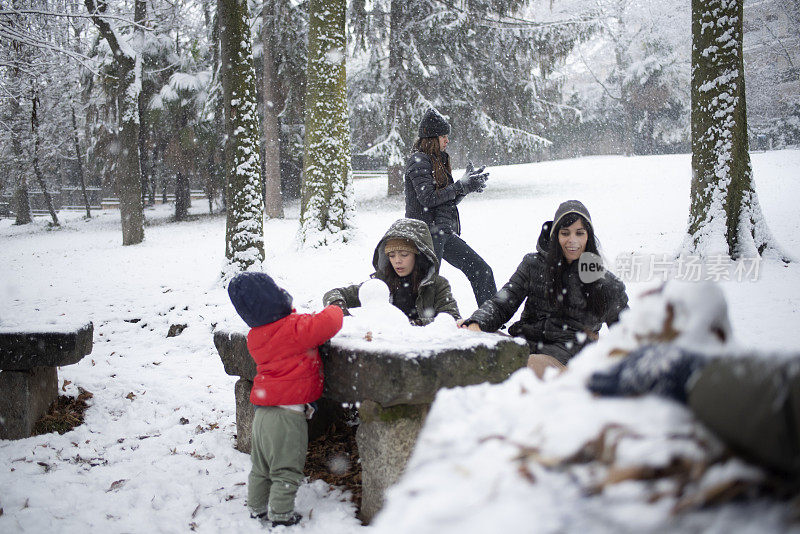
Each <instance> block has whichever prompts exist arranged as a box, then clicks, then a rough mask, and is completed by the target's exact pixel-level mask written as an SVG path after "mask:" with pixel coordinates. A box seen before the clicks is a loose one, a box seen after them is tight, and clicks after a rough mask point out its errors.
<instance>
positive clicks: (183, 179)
mask: <svg viewBox="0 0 800 534" xmlns="http://www.w3.org/2000/svg"><path fill="white" fill-rule="evenodd" d="M189 195H190V192H189V177H188V176H187V175H186V173H183V172H178V173H177V174H176V175H175V220H176V221H185V220H186V219H187V218H188V217H189Z"/></svg>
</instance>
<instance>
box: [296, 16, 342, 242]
mask: <svg viewBox="0 0 800 534" xmlns="http://www.w3.org/2000/svg"><path fill="white" fill-rule="evenodd" d="M346 7H347V6H346V1H345V0H311V2H309V7H308V13H309V20H310V23H309V30H308V67H307V73H308V74H307V86H306V108H305V109H306V116H305V121H306V122H305V124H306V132H305V154H304V155H303V190H302V203H301V206H300V232H299V236H300V240H301V241H302V242H303V244H305V245H306V246H311V247H318V246H326V245H330V244H332V243H336V242H345V241H347V240H348V239H349V237H350V235H349V233H350V230H351V228H352V217H353V212H354V211H355V205H354V199H353V183H352V179H353V176H352V171H351V168H350V124H349V118H348V114H347V85H346V74H345V58H346V46H345V45H346V42H345V39H346V38H345V11H346Z"/></svg>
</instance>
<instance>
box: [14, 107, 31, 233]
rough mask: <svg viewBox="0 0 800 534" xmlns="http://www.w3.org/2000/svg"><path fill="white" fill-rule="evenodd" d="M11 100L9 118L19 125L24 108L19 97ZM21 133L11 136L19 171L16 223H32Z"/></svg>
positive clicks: (15, 211) (16, 194) (16, 166)
mask: <svg viewBox="0 0 800 534" xmlns="http://www.w3.org/2000/svg"><path fill="white" fill-rule="evenodd" d="M10 100H11V116H10V117H9V120H11V121H12V125H14V124H15V123H16V124H17V125H21V124H22V122H23V121H22V120H21V118H20V113H21V112H22V109H21V106H20V105H19V99H18V98H11V99H10ZM15 129H16V128H15ZM20 129H21V126H20ZM17 130H18V129H17ZM21 134H22V132H21V131H16V132H14V135H12V136H11V153H12V154H13V155H14V160H15V165H14V170H15V171H16V172H17V173H18V177H17V187H16V188H15V190H14V200H13V205H14V213H15V215H16V220H15V221H14V224H16V225H22V224H30V223H31V222H33V216H32V215H31V202H30V197H29V195H28V176H27V173H26V171H25V168H24V167H23V165H22V162H23V161H24V160H25V155H24V151H23V150H22V142H21V141H20V138H21Z"/></svg>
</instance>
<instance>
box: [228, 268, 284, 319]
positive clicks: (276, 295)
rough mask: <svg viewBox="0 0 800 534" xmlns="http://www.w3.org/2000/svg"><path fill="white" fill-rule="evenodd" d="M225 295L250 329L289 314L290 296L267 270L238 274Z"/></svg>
mask: <svg viewBox="0 0 800 534" xmlns="http://www.w3.org/2000/svg"><path fill="white" fill-rule="evenodd" d="M228 296H230V298H231V302H232V303H233V307H234V308H236V312H237V313H238V314H239V316H240V317H241V318H242V319H243V320H244V322H245V323H247V326H249V327H250V328H255V327H257V326H262V325H265V324H269V323H274V322H275V321H277V320H278V319H283V318H284V317H286V316H287V315H289V314H290V313H292V296H291V295H290V294H289V293H288V292H287V291H286V290H285V289H281V288H280V287H278V284H276V283H275V281H274V280H273V279H272V278H271V277H270V276H269V275H268V274H266V273H255V272H244V273H239V274H237V275H236V276H234V277H233V280H231V283H230V284H229V285H228Z"/></svg>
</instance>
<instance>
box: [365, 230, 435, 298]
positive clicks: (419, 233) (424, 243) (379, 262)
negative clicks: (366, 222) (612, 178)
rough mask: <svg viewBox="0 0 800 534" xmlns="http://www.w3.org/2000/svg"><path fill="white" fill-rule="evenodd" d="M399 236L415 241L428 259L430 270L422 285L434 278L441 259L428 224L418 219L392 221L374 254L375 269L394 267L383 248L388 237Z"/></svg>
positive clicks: (382, 270) (382, 269)
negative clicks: (434, 247) (434, 245)
mask: <svg viewBox="0 0 800 534" xmlns="http://www.w3.org/2000/svg"><path fill="white" fill-rule="evenodd" d="M398 237H400V238H404V239H410V240H411V241H413V242H414V244H415V245H416V246H417V249H419V253H420V254H421V255H423V256H425V258H426V259H427V260H428V262H427V263H428V265H429V266H430V267H428V272H427V273H425V276H424V277H423V279H422V281H421V282H420V285H422V284H426V283H428V282H430V281H431V280H433V278H434V276H435V275H436V274H437V273H438V272H439V260H438V259H437V258H436V253H435V252H434V250H433V238H432V237H431V231H430V230H429V229H428V225H427V224H425V223H424V222H423V221H420V220H417V219H398V220H396V221H395V222H393V223H392V225H391V226H390V227H389V229H388V230H387V231H386V233H385V234H384V236H383V238H382V239H381V240H380V241H379V242H378V246H376V247H375V254H373V256H372V266H373V267H375V270H376V271H377V272H386V271H385V269H387V268H389V269H391V268H392V266H391V264H390V263H389V257H388V256H387V255H386V253H385V252H384V250H383V249H384V247H385V245H386V240H387V239H393V238H398Z"/></svg>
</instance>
